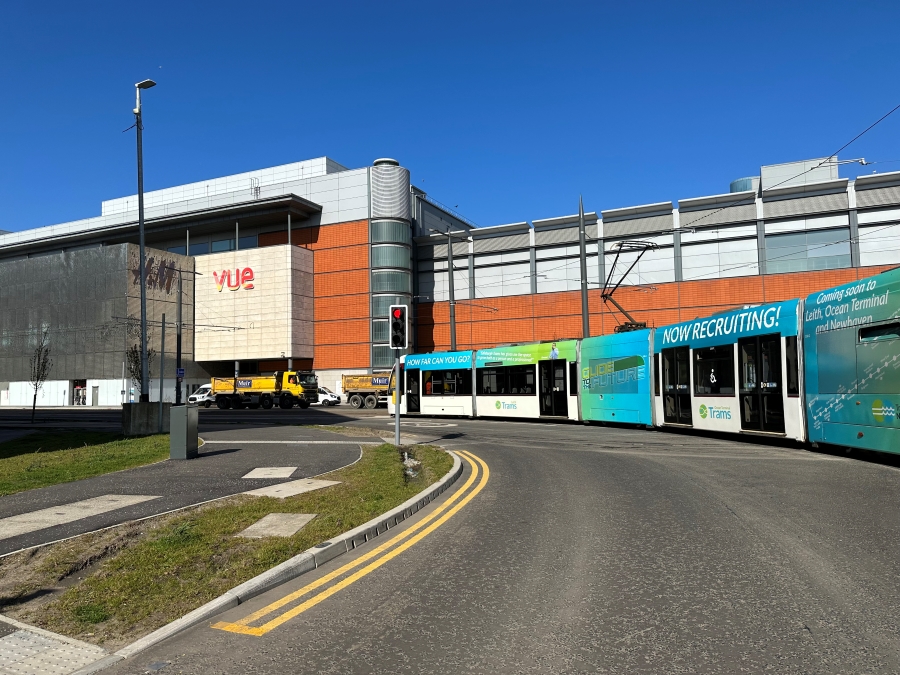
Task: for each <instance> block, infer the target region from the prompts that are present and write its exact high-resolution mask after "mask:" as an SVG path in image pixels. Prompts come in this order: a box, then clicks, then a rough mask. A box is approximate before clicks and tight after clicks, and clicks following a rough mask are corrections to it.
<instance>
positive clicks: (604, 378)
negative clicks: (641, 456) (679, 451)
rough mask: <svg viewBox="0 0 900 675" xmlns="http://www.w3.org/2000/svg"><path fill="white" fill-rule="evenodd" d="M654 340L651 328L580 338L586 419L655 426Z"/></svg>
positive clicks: (582, 396)
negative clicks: (653, 384)
mask: <svg viewBox="0 0 900 675" xmlns="http://www.w3.org/2000/svg"><path fill="white" fill-rule="evenodd" d="M651 343H652V331H651V330H641V331H634V332H629V333H616V334H613V335H602V336H598V337H592V338H586V339H584V340H582V341H581V416H582V419H583V420H586V421H593V422H620V423H623V424H638V425H640V424H643V425H647V426H652V424H653V410H652V407H651V378H652V367H651V359H652V356H651V353H652V352H651V349H652V346H651Z"/></svg>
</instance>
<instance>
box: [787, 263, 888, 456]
mask: <svg viewBox="0 0 900 675" xmlns="http://www.w3.org/2000/svg"><path fill="white" fill-rule="evenodd" d="M803 319H804V327H803V345H804V350H805V355H806V356H805V358H806V361H805V375H806V384H805V387H806V406H807V410H806V414H807V425H808V428H809V440H810V441H813V442H824V443H831V444H835V445H844V446H851V447H857V448H867V449H871V450H880V451H883V452H894V453H900V418H898V412H900V269H897V270H891V271H890V272H885V273H884V274H879V275H878V276H874V277H869V278H867V279H861V280H859V281H853V282H850V283H847V284H843V285H841V286H836V287H834V288H829V289H827V290H824V291H821V292H819V293H813V294H812V295H810V296H808V297H807V299H806V303H805V306H804V317H803Z"/></svg>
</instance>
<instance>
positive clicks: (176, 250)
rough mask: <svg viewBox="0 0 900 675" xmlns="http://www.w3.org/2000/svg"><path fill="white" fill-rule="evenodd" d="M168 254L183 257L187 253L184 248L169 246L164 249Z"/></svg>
mask: <svg viewBox="0 0 900 675" xmlns="http://www.w3.org/2000/svg"><path fill="white" fill-rule="evenodd" d="M166 250H167V251H168V252H169V253H177V254H178V255H185V254H186V253H187V247H186V246H170V247H169V248H167V249H166Z"/></svg>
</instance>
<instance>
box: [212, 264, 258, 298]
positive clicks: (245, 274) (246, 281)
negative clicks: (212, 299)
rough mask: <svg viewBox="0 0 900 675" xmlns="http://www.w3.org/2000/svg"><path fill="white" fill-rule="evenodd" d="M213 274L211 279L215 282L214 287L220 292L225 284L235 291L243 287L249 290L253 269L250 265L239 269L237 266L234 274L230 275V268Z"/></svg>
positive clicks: (251, 284)
mask: <svg viewBox="0 0 900 675" xmlns="http://www.w3.org/2000/svg"><path fill="white" fill-rule="evenodd" d="M212 274H213V279H214V280H215V282H216V288H217V289H218V290H219V291H220V292H221V290H222V289H223V288H224V287H225V286H227V287H228V290H229V291H236V290H238V289H239V288H245V289H246V290H250V289H251V288H253V269H252V268H250V267H245V268H243V269H241V268H240V267H238V268H237V269H236V270H235V271H234V275H233V276H232V272H231V270H222V272H221V273H220V274H216V273H215V272H213V273H212Z"/></svg>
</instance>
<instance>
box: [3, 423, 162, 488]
mask: <svg viewBox="0 0 900 675" xmlns="http://www.w3.org/2000/svg"><path fill="white" fill-rule="evenodd" d="M168 456H169V436H168V434H159V435H155V436H144V437H140V438H123V437H122V436H120V435H118V434H110V433H103V432H98V431H69V432H45V431H41V432H37V433H34V434H29V435H28V436H23V437H22V438H17V439H15V440H11V441H6V442H5V443H0V496H3V495H10V494H13V493H16V492H22V491H23V490H32V489H34V488H40V487H47V486H48V485H57V484H59V483H68V482H70V481H73V480H81V479H82V478H90V477H92V476H99V475H101V474H104V473H110V472H112V471H121V470H122V469H131V468H133V467H136V466H143V465H144V464H152V463H153V462H158V461H160V460H163V459H166V458H167V457H168Z"/></svg>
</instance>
